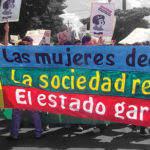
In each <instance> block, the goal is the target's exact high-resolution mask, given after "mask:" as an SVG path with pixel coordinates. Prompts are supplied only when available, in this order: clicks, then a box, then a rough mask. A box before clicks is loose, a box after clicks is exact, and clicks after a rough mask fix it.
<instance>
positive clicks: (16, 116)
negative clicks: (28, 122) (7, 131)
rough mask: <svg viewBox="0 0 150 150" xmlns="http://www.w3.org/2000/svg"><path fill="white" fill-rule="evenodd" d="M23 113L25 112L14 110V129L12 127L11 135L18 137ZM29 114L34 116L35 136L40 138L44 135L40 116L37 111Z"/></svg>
mask: <svg viewBox="0 0 150 150" xmlns="http://www.w3.org/2000/svg"><path fill="white" fill-rule="evenodd" d="M22 111H23V110H21V109H13V112H12V127H11V135H12V136H15V137H18V130H19V128H20V123H21V116H22ZM29 112H30V114H31V116H32V120H33V124H34V127H35V136H36V137H39V136H41V135H42V126H41V119H40V114H39V113H38V112H37V111H29Z"/></svg>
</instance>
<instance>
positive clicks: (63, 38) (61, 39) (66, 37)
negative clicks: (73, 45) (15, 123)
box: [57, 27, 72, 45]
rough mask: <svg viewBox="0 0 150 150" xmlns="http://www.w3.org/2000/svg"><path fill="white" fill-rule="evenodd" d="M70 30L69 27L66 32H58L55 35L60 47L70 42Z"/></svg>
mask: <svg viewBox="0 0 150 150" xmlns="http://www.w3.org/2000/svg"><path fill="white" fill-rule="evenodd" d="M71 30H72V28H71V27H70V28H68V29H67V30H65V31H63V32H59V33H58V34H57V39H58V43H59V44H60V45H63V44H64V43H65V42H67V41H70V40H71Z"/></svg>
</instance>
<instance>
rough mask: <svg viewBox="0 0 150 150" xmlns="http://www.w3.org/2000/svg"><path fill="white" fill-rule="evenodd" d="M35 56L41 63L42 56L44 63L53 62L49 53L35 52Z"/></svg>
mask: <svg viewBox="0 0 150 150" xmlns="http://www.w3.org/2000/svg"><path fill="white" fill-rule="evenodd" d="M35 58H36V62H37V64H40V58H41V59H42V63H43V64H46V63H47V62H48V64H51V59H50V56H49V54H48V53H35Z"/></svg>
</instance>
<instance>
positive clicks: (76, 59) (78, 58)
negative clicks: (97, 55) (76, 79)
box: [73, 53, 83, 65]
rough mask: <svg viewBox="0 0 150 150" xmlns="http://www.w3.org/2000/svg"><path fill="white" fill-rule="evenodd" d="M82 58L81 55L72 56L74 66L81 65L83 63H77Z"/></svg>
mask: <svg viewBox="0 0 150 150" xmlns="http://www.w3.org/2000/svg"><path fill="white" fill-rule="evenodd" d="M82 58H83V55H82V54H79V53H77V54H76V55H74V56H73V62H74V64H75V65H82V64H83V62H79V61H80V60H81V59H82Z"/></svg>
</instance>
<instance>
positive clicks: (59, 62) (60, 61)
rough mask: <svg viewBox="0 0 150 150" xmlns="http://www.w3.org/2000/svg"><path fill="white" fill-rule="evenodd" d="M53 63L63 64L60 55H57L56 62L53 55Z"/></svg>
mask: <svg viewBox="0 0 150 150" xmlns="http://www.w3.org/2000/svg"><path fill="white" fill-rule="evenodd" d="M53 62H54V63H55V64H63V62H62V54H58V60H56V54H53Z"/></svg>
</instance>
